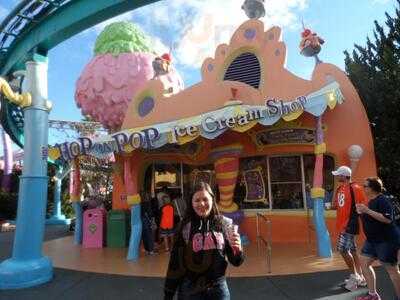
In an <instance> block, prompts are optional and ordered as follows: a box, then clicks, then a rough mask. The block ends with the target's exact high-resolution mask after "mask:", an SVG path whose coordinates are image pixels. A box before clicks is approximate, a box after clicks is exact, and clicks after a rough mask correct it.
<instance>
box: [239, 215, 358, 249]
mask: <svg viewBox="0 0 400 300" xmlns="http://www.w3.org/2000/svg"><path fill="white" fill-rule="evenodd" d="M267 218H268V219H270V220H271V224H272V226H271V229H272V230H271V232H272V242H273V243H282V242H286V243H290V242H308V241H309V239H310V240H311V242H313V243H314V242H315V241H316V236H315V231H314V230H313V229H312V228H314V226H313V220H312V216H310V219H309V221H308V220H307V217H306V216H299V215H298V216H295V215H267ZM325 222H326V226H327V227H328V231H329V234H330V237H331V240H332V243H333V244H335V242H336V239H337V233H336V229H335V226H336V218H335V217H327V218H325ZM310 225H311V226H310ZM240 230H241V231H242V232H243V233H245V234H246V235H247V236H248V238H249V239H250V241H251V242H255V241H256V235H257V230H256V217H250V216H248V217H246V218H245V219H244V220H243V222H242V224H241V226H240ZM260 233H261V235H262V236H263V237H266V234H267V232H266V226H265V222H263V221H261V220H260ZM358 240H359V242H362V241H363V240H365V237H364V235H360V236H359V238H358Z"/></svg>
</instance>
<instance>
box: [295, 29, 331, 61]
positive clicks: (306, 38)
mask: <svg viewBox="0 0 400 300" xmlns="http://www.w3.org/2000/svg"><path fill="white" fill-rule="evenodd" d="M324 43H325V41H324V40H323V39H322V38H321V37H319V36H318V35H317V34H316V33H315V32H312V31H311V30H310V29H307V28H304V31H303V32H302V33H301V42H300V45H299V48H300V53H301V54H302V55H304V56H315V55H317V54H318V53H319V52H320V51H321V45H323V44H324Z"/></svg>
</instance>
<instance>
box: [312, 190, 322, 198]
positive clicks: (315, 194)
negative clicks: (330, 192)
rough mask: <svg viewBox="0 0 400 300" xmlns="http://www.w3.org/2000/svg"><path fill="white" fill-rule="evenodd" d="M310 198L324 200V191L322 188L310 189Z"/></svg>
mask: <svg viewBox="0 0 400 300" xmlns="http://www.w3.org/2000/svg"><path fill="white" fill-rule="evenodd" d="M311 198H313V199H316V198H325V189H323V188H312V189H311Z"/></svg>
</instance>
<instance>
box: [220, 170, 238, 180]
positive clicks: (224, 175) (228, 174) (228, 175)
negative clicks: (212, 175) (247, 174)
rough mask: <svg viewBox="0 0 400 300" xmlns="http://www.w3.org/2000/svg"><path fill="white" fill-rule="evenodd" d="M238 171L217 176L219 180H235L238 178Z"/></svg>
mask: <svg viewBox="0 0 400 300" xmlns="http://www.w3.org/2000/svg"><path fill="white" fill-rule="evenodd" d="M238 173H239V172H238V171H233V172H224V173H219V174H217V176H216V177H217V179H233V178H235V177H237V176H238Z"/></svg>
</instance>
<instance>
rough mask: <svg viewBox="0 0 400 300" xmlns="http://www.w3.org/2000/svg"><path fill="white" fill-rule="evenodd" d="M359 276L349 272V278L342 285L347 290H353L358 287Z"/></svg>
mask: <svg viewBox="0 0 400 300" xmlns="http://www.w3.org/2000/svg"><path fill="white" fill-rule="evenodd" d="M358 277H359V276H357V275H355V274H351V275H350V278H349V279H348V280H347V282H346V284H345V285H344V288H345V289H346V290H348V291H351V292H353V291H355V290H357V288H358V281H359V278H358Z"/></svg>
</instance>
